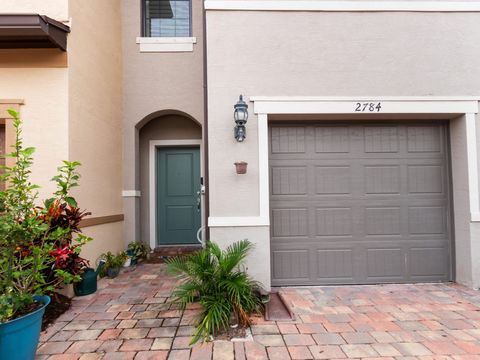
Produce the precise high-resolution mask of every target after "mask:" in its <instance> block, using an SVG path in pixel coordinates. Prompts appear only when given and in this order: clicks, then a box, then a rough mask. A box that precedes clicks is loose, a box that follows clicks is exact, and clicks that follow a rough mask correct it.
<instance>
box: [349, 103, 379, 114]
mask: <svg viewBox="0 0 480 360" xmlns="http://www.w3.org/2000/svg"><path fill="white" fill-rule="evenodd" d="M381 108H382V103H380V102H379V103H368V102H367V103H359V102H357V103H356V104H355V112H380V109H381Z"/></svg>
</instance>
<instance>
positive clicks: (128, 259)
mask: <svg viewBox="0 0 480 360" xmlns="http://www.w3.org/2000/svg"><path fill="white" fill-rule="evenodd" d="M131 265H132V258H130V257H128V258H127V260H125V262H124V263H123V267H129V266H131Z"/></svg>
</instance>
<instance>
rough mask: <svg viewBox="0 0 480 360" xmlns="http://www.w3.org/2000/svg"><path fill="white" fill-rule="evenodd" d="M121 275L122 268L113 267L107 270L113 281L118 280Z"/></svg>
mask: <svg viewBox="0 0 480 360" xmlns="http://www.w3.org/2000/svg"><path fill="white" fill-rule="evenodd" d="M118 274H120V268H119V267H112V268H108V269H107V275H108V277H109V278H111V279H113V278H116V277H117V276H118Z"/></svg>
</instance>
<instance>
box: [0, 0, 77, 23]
mask: <svg viewBox="0 0 480 360" xmlns="http://www.w3.org/2000/svg"><path fill="white" fill-rule="evenodd" d="M0 13H6V14H8V13H11V14H20V13H24V14H32V13H35V14H40V15H47V16H49V17H51V18H52V19H55V20H58V21H67V20H68V0H41V1H39V0H2V2H1V3H0Z"/></svg>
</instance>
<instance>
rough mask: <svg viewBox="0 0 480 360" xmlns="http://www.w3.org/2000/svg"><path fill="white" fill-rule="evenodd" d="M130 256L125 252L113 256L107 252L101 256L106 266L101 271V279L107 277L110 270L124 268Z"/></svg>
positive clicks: (100, 258)
mask: <svg viewBox="0 0 480 360" xmlns="http://www.w3.org/2000/svg"><path fill="white" fill-rule="evenodd" d="M127 258H128V256H127V253H126V252H125V251H121V252H119V253H118V254H113V253H112V252H110V251H109V252H107V253H104V254H102V255H100V257H99V260H101V261H103V262H104V264H103V266H102V268H101V270H100V277H105V276H106V275H107V271H108V269H114V268H120V267H122V266H123V264H124V263H125V261H126V260H127Z"/></svg>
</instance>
